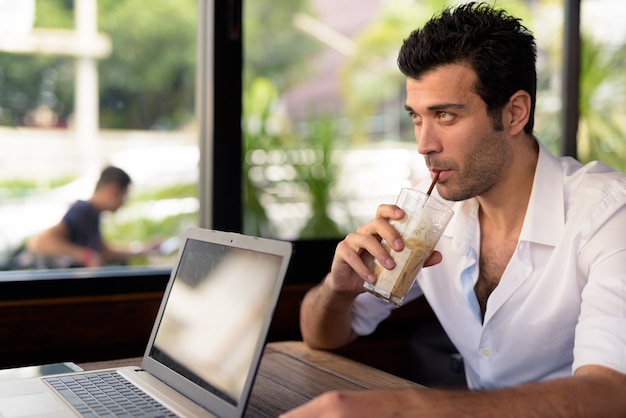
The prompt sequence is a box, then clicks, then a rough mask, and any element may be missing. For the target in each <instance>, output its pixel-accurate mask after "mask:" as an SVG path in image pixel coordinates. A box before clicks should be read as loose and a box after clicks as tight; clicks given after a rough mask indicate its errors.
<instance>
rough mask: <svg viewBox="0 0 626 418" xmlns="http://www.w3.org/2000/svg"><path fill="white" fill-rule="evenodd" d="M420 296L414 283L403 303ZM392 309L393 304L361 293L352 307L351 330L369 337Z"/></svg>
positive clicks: (366, 293) (369, 294) (420, 291)
mask: <svg viewBox="0 0 626 418" xmlns="http://www.w3.org/2000/svg"><path fill="white" fill-rule="evenodd" d="M421 295H422V290H421V289H420V287H419V286H418V285H417V283H416V282H414V283H413V286H412V287H411V289H410V290H409V294H408V295H407V297H406V298H405V301H404V303H405V304H406V303H408V302H410V301H412V300H414V299H417V298H418V297H419V296H421ZM394 309H395V306H394V305H393V304H391V303H388V302H385V301H383V300H382V299H379V298H377V297H376V296H374V295H372V294H371V293H368V292H365V293H361V294H360V295H359V296H357V298H356V299H355V301H354V304H353V305H352V330H353V331H354V332H355V333H356V334H357V335H360V336H363V335H369V334H371V333H372V332H374V331H375V330H376V327H378V324H380V323H381V322H382V321H383V320H385V318H387V317H388V316H389V315H390V314H391V311H393V310H394Z"/></svg>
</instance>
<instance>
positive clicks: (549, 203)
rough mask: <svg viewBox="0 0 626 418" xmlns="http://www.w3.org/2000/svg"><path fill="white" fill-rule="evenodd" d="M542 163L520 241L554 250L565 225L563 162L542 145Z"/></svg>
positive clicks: (540, 155)
mask: <svg viewBox="0 0 626 418" xmlns="http://www.w3.org/2000/svg"><path fill="white" fill-rule="evenodd" d="M537 142H538V143H539V159H538V161H537V168H536V169H535V178H534V180H533V187H532V191H531V193H530V200H529V202H528V208H527V209H526V216H525V217H524V225H523V226H522V231H521V233H520V241H522V240H523V241H529V242H535V243H538V244H544V245H550V246H555V245H556V244H557V242H558V240H559V237H560V236H561V232H562V230H563V227H564V225H565V203H564V202H565V196H564V195H565V191H564V187H563V171H562V169H561V162H560V161H559V159H558V158H557V157H555V156H554V155H552V154H551V153H550V151H548V149H547V148H546V147H545V146H544V145H543V144H542V143H541V142H540V141H537Z"/></svg>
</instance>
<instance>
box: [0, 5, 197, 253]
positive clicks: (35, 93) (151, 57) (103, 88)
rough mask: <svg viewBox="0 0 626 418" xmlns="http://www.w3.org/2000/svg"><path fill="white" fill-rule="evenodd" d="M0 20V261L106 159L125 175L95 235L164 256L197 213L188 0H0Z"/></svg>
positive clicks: (51, 217)
mask: <svg viewBox="0 0 626 418" xmlns="http://www.w3.org/2000/svg"><path fill="white" fill-rule="evenodd" d="M74 6H75V7H74ZM0 19H1V21H0V32H1V36H0V143H1V146H2V150H3V152H2V155H0V165H1V166H2V169H1V170H0V172H1V173H2V174H1V175H0V176H1V177H0V216H1V219H2V221H0V222H1V225H2V226H1V227H0V255H2V258H0V264H3V263H5V262H7V261H8V260H9V256H10V254H11V253H12V252H14V251H15V250H16V249H17V248H19V247H20V245H21V244H22V243H23V242H24V240H25V239H26V238H28V237H29V236H31V235H33V234H35V233H38V232H39V231H41V230H43V229H45V228H47V227H49V226H52V225H54V224H56V223H57V222H59V221H60V219H61V217H62V216H63V214H64V213H65V211H66V210H67V208H68V207H69V205H70V204H72V203H73V202H74V201H75V200H76V199H87V198H89V197H90V195H91V193H92V191H93V188H94V186H95V182H96V179H97V177H98V174H99V172H100V170H101V169H102V168H103V167H104V166H105V165H108V164H112V165H116V166H119V167H120V168H122V169H124V170H125V171H127V172H128V174H129V175H130V176H131V178H132V180H133V184H132V186H131V190H130V198H129V200H128V202H127V203H126V204H125V205H124V206H123V207H122V208H121V209H120V210H119V211H117V212H116V213H115V214H111V213H109V212H105V213H104V214H103V217H102V229H103V234H104V235H105V236H106V238H107V240H108V241H109V242H111V243H112V244H114V245H117V246H124V247H132V248H136V247H139V246H143V245H149V244H150V243H152V242H154V241H156V240H158V241H159V242H163V243H164V245H162V246H161V248H162V249H163V253H162V254H161V255H160V256H156V255H154V256H150V258H149V259H135V260H132V263H137V264H145V263H151V264H163V263H165V264H167V263H169V262H170V259H169V258H168V257H169V256H170V255H171V254H172V251H174V250H175V249H176V242H175V241H176V237H177V236H179V234H180V232H181V231H182V229H183V228H185V227H186V226H187V225H190V224H194V225H195V224H197V222H198V220H197V219H198V215H197V213H198V207H199V202H198V193H197V182H198V159H199V156H198V133H197V128H196V120H195V88H196V43H197V21H198V5H197V3H196V0H165V1H160V2H157V3H153V2H150V3H149V4H148V3H147V2H145V1H141V0H130V1H125V2H121V3H120V2H117V1H115V0H98V1H97V2H96V0H79V1H75V2H68V1H63V0H45V1H41V0H40V1H37V2H35V1H34V0H31V1H27V0H24V1H19V2H12V1H0Z"/></svg>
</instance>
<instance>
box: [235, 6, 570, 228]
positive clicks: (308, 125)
mask: <svg viewBox="0 0 626 418" xmlns="http://www.w3.org/2000/svg"><path fill="white" fill-rule="evenodd" d="M457 3H459V2H446V1H441V0H440V1H434V0H433V1H423V0H341V1H336V0H308V1H304V0H298V1H294V0H289V1H280V2H279V4H280V6H278V5H277V4H278V3H276V2H268V1H264V0H246V1H245V2H244V9H243V10H244V63H245V64H244V66H245V78H244V96H243V100H244V102H243V103H244V120H243V127H244V156H245V159H244V170H245V172H244V180H245V207H244V210H245V216H244V231H245V232H248V233H253V234H261V235H269V236H276V237H279V238H283V239H309V238H329V237H330V238H332V237H339V236H342V235H344V234H345V233H347V232H349V231H352V230H354V229H355V227H356V226H357V225H359V224H361V223H363V222H365V221H367V220H369V219H371V218H372V217H373V215H374V213H375V208H376V206H378V205H379V204H380V203H389V202H393V201H394V200H395V196H396V195H397V193H398V192H399V190H400V188H402V187H405V186H410V185H413V184H415V183H417V182H420V181H423V180H425V179H426V178H427V176H428V173H427V171H426V170H425V168H424V164H423V158H422V157H421V156H420V155H419V154H418V153H417V146H416V144H415V141H414V138H413V130H412V125H411V123H410V121H409V119H408V117H407V116H406V112H405V110H404V107H403V103H404V94H405V93H404V77H403V76H402V75H401V74H400V72H399V71H398V69H397V67H396V57H397V52H398V49H399V48H400V45H401V43H402V40H403V39H404V38H405V37H407V36H408V34H409V33H410V32H411V31H412V30H414V29H416V28H417V27H419V26H421V25H422V24H423V23H424V22H425V21H426V20H427V19H428V18H430V17H431V16H432V15H433V14H434V13H435V12H437V11H439V10H441V8H443V7H444V6H445V5H452V4H457ZM498 5H499V6H502V7H505V8H507V9H508V10H509V11H510V12H511V13H512V14H514V15H516V16H519V17H521V18H522V19H523V20H524V22H525V24H526V25H527V27H528V28H529V29H530V30H531V31H533V32H535V35H536V36H537V38H538V47H539V51H538V55H539V57H538V70H539V92H538V97H539V106H538V109H537V115H536V118H537V123H536V127H537V132H536V133H537V136H538V137H539V138H541V140H542V141H543V142H544V143H546V144H547V145H548V147H550V148H551V149H552V150H553V151H555V152H556V151H557V150H558V148H559V147H558V140H559V136H558V134H559V126H558V120H559V118H558V113H559V111H560V96H559V91H560V77H559V71H560V69H561V64H560V59H561V57H560V54H559V53H558V52H559V51H560V50H561V48H562V41H561V39H562V37H561V30H562V25H561V24H554V22H562V15H563V4H562V2H560V1H556V2H555V1H550V2H547V1H546V2H540V1H528V2H524V1H514V0H508V1H507V0H503V1H500V2H498ZM555 116H556V117H555Z"/></svg>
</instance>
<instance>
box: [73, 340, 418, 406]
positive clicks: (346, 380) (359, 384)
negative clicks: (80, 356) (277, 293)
mask: <svg viewBox="0 0 626 418" xmlns="http://www.w3.org/2000/svg"><path fill="white" fill-rule="evenodd" d="M140 362H141V359H140V358H133V359H124V360H117V361H106V362H95V363H85V364H79V366H81V367H82V368H83V369H85V370H94V369H100V368H107V367H117V366H128V365H139V363H140ZM418 387H421V386H420V385H418V384H417V383H414V382H411V381H409V380H405V379H403V378H400V377H397V376H394V375H391V374H389V373H386V372H383V371H381V370H377V369H374V368H372V367H369V366H366V365H364V364H361V363H357V362H355V361H352V360H349V359H346V358H344V357H341V356H338V355H336V354H333V353H329V352H326V351H319V350H311V349H309V348H308V347H306V346H305V345H304V344H303V343H302V342H299V341H287V342H274V343H270V344H268V345H267V346H266V348H265V352H264V353H263V359H262V360H261V366H260V368H259V372H258V374H257V377H256V380H255V382H254V386H253V388H252V394H251V396H250V402H249V404H248V408H247V410H246V416H248V417H276V416H278V415H279V414H281V413H282V412H285V411H288V410H290V409H293V408H295V407H296V406H299V405H302V404H303V403H305V402H307V401H308V400H310V399H312V398H314V397H316V396H318V395H320V394H322V393H324V392H327V391H330V390H337V389H345V390H359V389H401V388H418Z"/></svg>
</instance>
